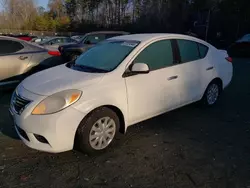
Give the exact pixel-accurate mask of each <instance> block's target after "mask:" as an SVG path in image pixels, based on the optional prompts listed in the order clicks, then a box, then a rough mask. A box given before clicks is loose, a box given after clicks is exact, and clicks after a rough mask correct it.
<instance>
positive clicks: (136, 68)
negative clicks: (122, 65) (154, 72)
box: [131, 63, 149, 74]
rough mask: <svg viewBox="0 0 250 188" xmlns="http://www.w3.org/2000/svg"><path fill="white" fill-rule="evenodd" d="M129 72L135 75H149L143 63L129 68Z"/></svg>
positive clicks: (147, 68) (146, 66)
mask: <svg viewBox="0 0 250 188" xmlns="http://www.w3.org/2000/svg"><path fill="white" fill-rule="evenodd" d="M131 72H133V73H136V74H147V73H149V67H148V65H147V64H145V63H135V64H134V65H133V66H132V68H131Z"/></svg>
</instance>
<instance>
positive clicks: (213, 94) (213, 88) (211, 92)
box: [202, 81, 222, 106]
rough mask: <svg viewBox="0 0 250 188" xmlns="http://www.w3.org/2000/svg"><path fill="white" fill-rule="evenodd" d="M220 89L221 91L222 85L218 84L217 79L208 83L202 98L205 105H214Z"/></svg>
mask: <svg viewBox="0 0 250 188" xmlns="http://www.w3.org/2000/svg"><path fill="white" fill-rule="evenodd" d="M221 91H222V85H221V84H220V82H219V81H213V82H211V83H210V84H209V85H208V87H207V89H206V92H205V94H204V96H203V98H202V102H203V104H204V105H206V106H213V105H215V104H216V103H217V101H218V99H219V97H220V94H221Z"/></svg>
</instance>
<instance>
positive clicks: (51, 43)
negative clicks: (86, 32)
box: [38, 37, 78, 49]
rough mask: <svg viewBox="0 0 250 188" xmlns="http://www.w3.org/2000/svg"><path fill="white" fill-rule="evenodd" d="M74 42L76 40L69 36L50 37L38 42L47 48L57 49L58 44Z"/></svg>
mask: <svg viewBox="0 0 250 188" xmlns="http://www.w3.org/2000/svg"><path fill="white" fill-rule="evenodd" d="M76 43H78V42H77V41H76V40H74V39H72V38H70V37H51V38H48V39H45V40H43V41H41V42H39V43H38V44H39V45H41V46H44V47H46V48H49V49H58V47H59V46H60V45H63V44H76Z"/></svg>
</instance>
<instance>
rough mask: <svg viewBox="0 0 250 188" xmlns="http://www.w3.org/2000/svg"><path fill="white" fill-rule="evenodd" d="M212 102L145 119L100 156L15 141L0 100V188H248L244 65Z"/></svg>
mask: <svg viewBox="0 0 250 188" xmlns="http://www.w3.org/2000/svg"><path fill="white" fill-rule="evenodd" d="M234 69H235V75H234V79H233V82H232V84H231V86H230V87H229V88H227V89H226V91H225V93H224V94H223V96H222V99H221V100H220V102H219V103H218V104H217V105H216V106H215V107H213V108H208V109H206V108H205V109H203V108H200V107H199V106H198V105H190V106H187V107H184V108H182V109H179V110H176V111H173V112H170V113H167V114H164V115H162V116H159V117H157V118H153V119H151V120H148V121H145V122H143V123H140V124H138V125H135V126H132V127H130V128H129V129H128V133H127V135H125V136H122V137H121V139H120V140H118V141H117V145H116V146H115V147H114V148H112V149H110V150H108V151H107V152H105V153H103V154H101V155H99V156H95V157H93V156H92V157H89V156H86V155H84V154H81V153H79V152H76V151H71V152H66V153H61V154H47V153H42V152H38V151H35V150H31V149H29V148H27V147H26V146H24V144H23V143H22V142H21V141H20V140H19V139H18V138H17V136H16V134H15V131H14V130H13V128H12V123H11V121H10V119H9V117H8V102H9V100H10V93H6V92H5V93H2V94H1V95H0V117H1V118H0V151H1V152H0V187H1V188H2V187H4V188H5V187H11V188H14V187H18V188H20V187H21V188H22V187H25V188H30V187H41V188H44V187H46V188H47V187H59V188H62V187H72V188H82V187H91V188H92V187H93V188H94V187H122V188H123V187H124V188H126V187H140V188H141V187H143V188H146V187H157V188H159V187H168V188H179V187H183V188H189V187H191V188H192V187H194V188H196V187H199V188H200V187H201V188H210V187H211V188H217V187H218V188H224V187H225V188H231V187H232V188H241V187H242V188H243V187H245V188H249V187H250V158H249V155H250V144H249V143H250V142H249V141H250V116H249V105H250V99H249V97H250V77H249V70H250V60H235V61H234Z"/></svg>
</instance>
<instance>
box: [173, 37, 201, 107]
mask: <svg viewBox="0 0 250 188" xmlns="http://www.w3.org/2000/svg"><path fill="white" fill-rule="evenodd" d="M175 41H176V46H177V47H178V53H179V57H180V59H179V64H180V65H179V66H178V68H179V80H180V84H181V88H182V89H181V90H180V96H181V97H180V99H181V101H180V103H181V105H185V104H188V103H191V102H194V101H196V100H199V98H200V96H201V93H202V92H201V78H202V74H201V68H202V66H203V65H202V64H203V62H202V60H201V58H200V53H199V48H198V45H197V43H196V42H194V41H190V40H183V39H177V40H175Z"/></svg>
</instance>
